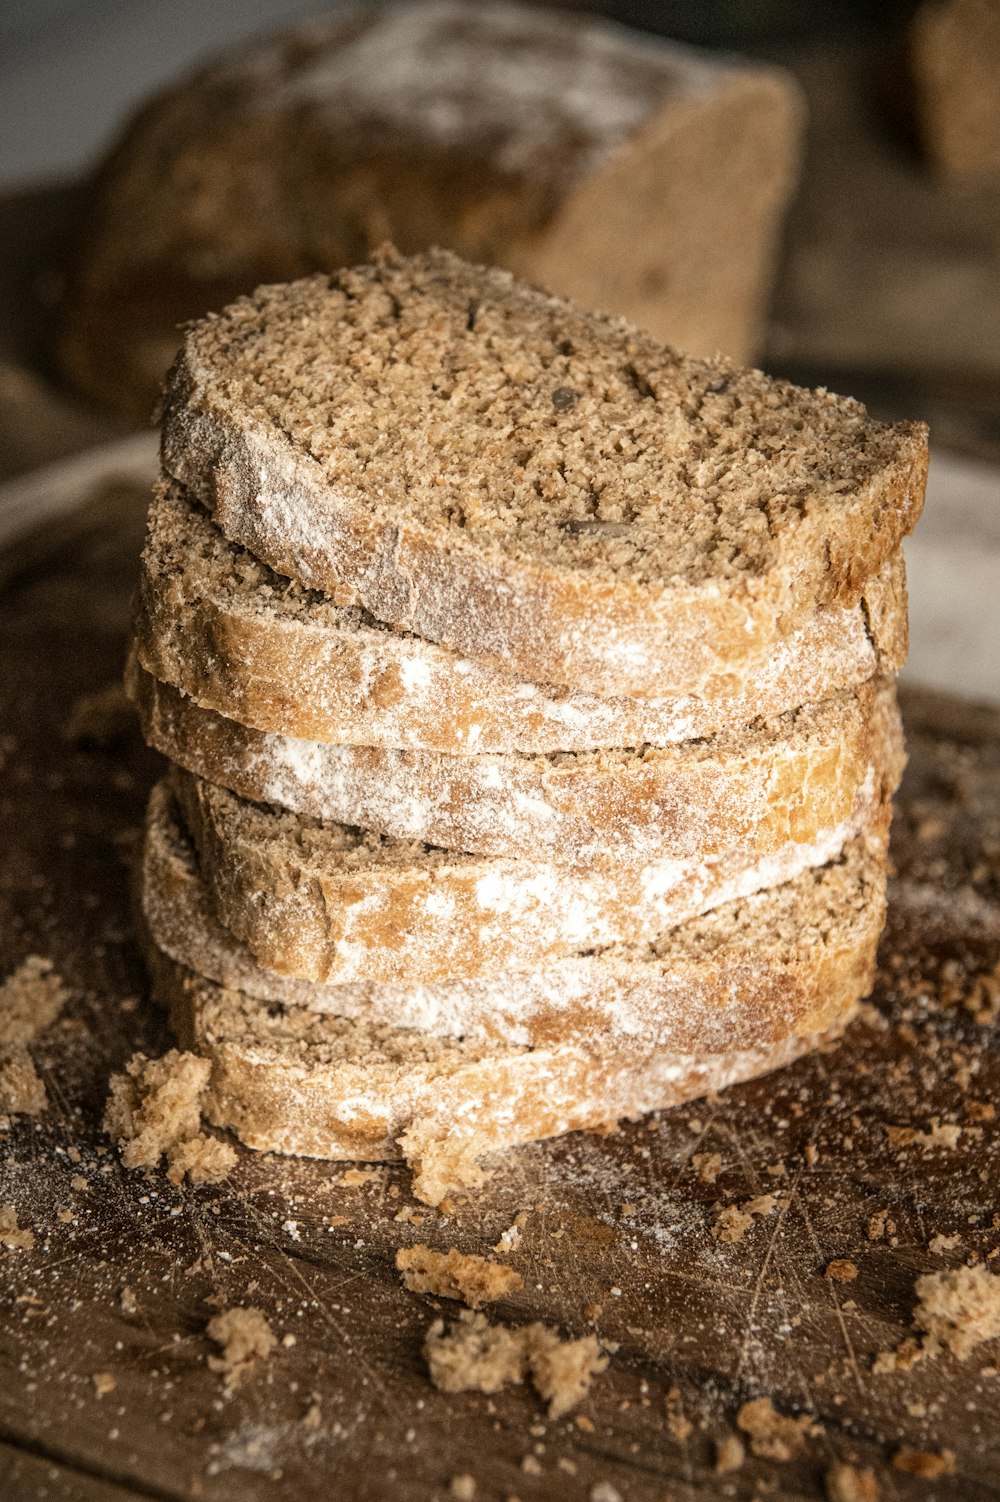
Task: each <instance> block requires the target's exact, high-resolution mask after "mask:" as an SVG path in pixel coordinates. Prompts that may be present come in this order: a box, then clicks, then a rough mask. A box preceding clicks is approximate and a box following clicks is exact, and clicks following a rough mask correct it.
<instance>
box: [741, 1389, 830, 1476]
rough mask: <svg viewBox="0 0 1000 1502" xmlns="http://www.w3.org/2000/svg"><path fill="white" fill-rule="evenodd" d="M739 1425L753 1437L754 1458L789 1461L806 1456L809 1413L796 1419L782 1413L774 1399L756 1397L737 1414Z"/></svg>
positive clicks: (810, 1421)
mask: <svg viewBox="0 0 1000 1502" xmlns="http://www.w3.org/2000/svg"><path fill="white" fill-rule="evenodd" d="M736 1425H737V1428H739V1429H742V1430H743V1433H744V1434H748V1435H749V1436H750V1449H751V1451H752V1452H753V1454H754V1455H759V1456H760V1457H761V1459H762V1460H778V1461H785V1460H794V1459H795V1457H796V1456H797V1455H801V1454H802V1451H803V1449H804V1448H805V1435H806V1434H807V1433H808V1432H809V1430H810V1429H811V1427H812V1420H811V1419H810V1418H809V1416H808V1415H807V1414H801V1415H800V1416H799V1417H798V1418H797V1419H793V1418H789V1417H787V1416H786V1415H785V1414H783V1413H779V1412H778V1411H777V1409H776V1408H775V1406H774V1404H773V1403H772V1402H771V1399H770V1398H752V1399H751V1400H750V1402H749V1403H744V1404H743V1407H742V1408H741V1409H740V1411H739V1413H738V1414H737V1415H736Z"/></svg>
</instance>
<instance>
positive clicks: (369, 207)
mask: <svg viewBox="0 0 1000 1502" xmlns="http://www.w3.org/2000/svg"><path fill="white" fill-rule="evenodd" d="M802 123H803V110H802V107H801V103H800V95H799V92H798V89H797V87H796V85H795V84H794V83H793V82H792V81H791V80H790V78H789V77H788V76H786V75H785V74H784V73H782V72H781V71H780V70H777V69H774V68H770V67H766V68H765V67H760V66H756V65H754V66H751V65H744V64H742V63H740V62H738V61H734V60H730V59H729V58H724V57H720V56H717V55H714V54H711V53H704V52H701V51H698V50H696V49H693V48H690V47H687V46H683V45H680V44H676V43H672V42H663V41H660V40H658V39H655V38H652V37H648V36H645V35H642V34H640V33H637V32H630V31H627V30H625V29H623V28H621V27H618V26H615V25H613V24H611V23H608V22H605V21H601V20H598V19H595V18H591V17H586V16H580V15H569V14H566V13H561V12H554V11H553V12H549V11H546V10H540V9H537V8H528V7H522V6H517V5H507V4H500V5H489V6H483V7H478V6H475V7H474V6H468V5H463V4H461V3H460V0H421V3H416V4H405V3H398V4H394V5H390V6H388V7H380V8H372V7H370V6H363V7H360V8H359V7H351V8H350V9H347V10H340V11H338V12H336V13H334V14H331V15H330V17H329V18H326V19H324V20H321V21H318V22H313V23H309V24H308V25H303V26H300V27H298V28H297V29H295V30H291V31H288V32H286V33H284V34H282V35H279V36H276V37H273V38H271V39H269V40H267V41H265V42H264V43H259V44H257V45H256V46H254V47H252V48H250V49H249V50H247V51H243V52H242V53H240V54H239V55H235V56H228V57H225V58H223V59H221V60H219V61H217V62H215V63H213V64H211V65H209V66H208V67H207V68H205V69H204V70H203V71H202V72H200V73H199V74H198V75H197V76H195V77H193V78H190V79H188V80H186V81H184V82H182V83H180V84H179V85H177V86H176V87H174V88H172V89H170V90H169V91H168V92H166V93H163V94H161V95H160V96H159V97H158V98H156V99H154V100H153V101H152V102H151V103H150V104H148V105H147V106H146V107H145V108H144V109H143V110H142V111H141V112H140V113H139V114H138V115H137V116H136V117H135V118H134V119H133V120H132V122H131V123H130V124H129V125H128V126H127V128H126V129H125V131H124V134H123V135H122V137H121V138H120V141H119V143H118V145H117V146H116V147H115V148H114V150H113V151H112V152H111V154H110V156H109V157H108V158H107V160H106V162H105V163H104V165H103V167H102V168H101V170H100V173H99V177H98V181H97V184H96V186H97V192H96V194H95V196H94V202H93V208H92V215H91V224H90V229H89V233H88V235H87V236H86V237H85V242H84V245H83V249H82V252H81V255H80V259H79V264H78V266H77V268H76V273H75V276H74V277H73V279H72V281H71V286H70V290H69V294H68V297H67V301H66V308H65V320H64V326H63V332H62V340H61V350H60V360H61V364H62V367H63V370H64V372H65V374H66V375H67V376H68V378H69V379H70V381H71V382H72V384H73V385H74V386H76V388H77V389H78V390H80V391H81V392H83V393H85V394H86V395H88V396H90V397H93V398H96V399H97V400H99V401H101V402H102V403H105V404H107V405H110V406H112V407H114V408H117V409H118V410H119V411H121V412H123V413H126V414H127V415H129V416H131V417H135V418H138V419H140V420H141V419H145V418H146V417H147V416H148V414H149V411H150V409H151V407H152V405H153V402H154V400H155V396H156V392H157V390H158V387H159V384H160V381H161V380H162V377H163V374H164V372H165V370H166V368H167V366H168V365H169V363H170V360H171V358H172V356H173V354H174V353H175V351H176V349H177V347H178V344H179V335H178V332H177V325H178V324H179V323H181V322H182V321H184V320H186V319H189V318H192V317H195V316H198V315H201V314H203V313H204V312H206V311H207V310H208V309H210V308H213V307H221V306H223V305H224V304H225V303H226V302H228V301H230V300H231V299H232V298H233V297H234V296H236V295H237V294H239V293H241V292H248V291H250V290H252V289H253V287H254V286H256V285H257V284H258V283H260V282H267V281H278V280H283V279H288V278H292V277H295V276H299V275H301V274H303V273H306V272H310V271H314V270H329V269H331V268H333V267H336V266H339V265H342V264H345V263H346V264H351V263H353V262H357V261H359V260H361V259H363V258H364V257H365V256H366V255H367V254H368V253H369V251H370V250H371V249H372V248H373V247H374V246H375V245H377V244H378V243H379V242H381V241H383V240H386V239H391V240H393V241H394V242H395V243H396V244H397V245H398V246H399V248H400V249H401V250H403V251H404V252H407V253H411V252H415V251H418V250H421V249H424V248H426V247H428V246H431V245H441V246H445V247H447V248H451V249H454V250H456V251H458V252H459V253H460V254H461V255H463V256H465V257H467V258H469V259H471V260H474V261H481V262H486V263H489V264H498V265H501V266H504V267H507V268H508V269H510V270H512V271H514V272H515V273H516V274H518V275H519V276H521V277H523V278H525V279H527V280H529V281H533V282H536V283H540V284H542V285H543V286H545V287H547V288H548V289H550V290H552V291H555V292H559V293H562V294H564V295H567V296H571V297H573V298H575V299H576V300H577V301H579V302H580V303H582V304H584V305H585V306H589V307H597V308H603V309H605V310H608V311H610V312H614V313H621V314H623V315H625V316H626V317H628V318H629V319H630V320H632V321H633V322H635V323H637V324H639V325H640V326H642V327H644V328H646V329H648V330H650V331H651V332H652V333H653V334H654V335H656V336H657V337H658V338H660V339H663V340H665V341H667V342H669V343H671V344H674V345H677V346H679V347H681V348H683V349H686V350H689V351H691V352H693V353H695V354H704V355H710V354H714V353H716V352H722V353H725V354H728V355H730V356H732V357H733V358H735V359H736V360H738V361H742V362H746V361H748V360H750V359H751V358H752V357H753V355H754V352H755V349H756V346H757V342H758V339H759V335H760V330H761V323H762V317H763V313H764V309H765V305H766V301H767V297H768V294H769V290H770V285H771V279H772V275H773V270H774V260H775V255H776V250H777V241H778V236H779V231H780V225H781V219H782V215H783V211H784V208H785V205H786V203H787V201H788V199H789V197H790V194H791V192H792V190H793V187H794V184H795V181H796V176H797V172H798V164H799V147H800V138H801V132H802Z"/></svg>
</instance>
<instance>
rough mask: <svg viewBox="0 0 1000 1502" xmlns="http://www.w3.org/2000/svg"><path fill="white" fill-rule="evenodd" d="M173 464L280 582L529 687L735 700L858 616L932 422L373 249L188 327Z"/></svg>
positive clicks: (912, 486) (168, 456)
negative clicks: (758, 676) (757, 677)
mask: <svg viewBox="0 0 1000 1502" xmlns="http://www.w3.org/2000/svg"><path fill="white" fill-rule="evenodd" d="M163 419H164V420H163V446H162V453H163V462H164V466H165V468H166V470H167V472H168V473H169V474H171V475H173V476H174V477H175V478H176V479H178V480H180V481H182V482H183V483H184V484H185V485H187V486H189V487H190V489H191V490H192V491H193V492H194V494H195V495H196V496H198V498H199V499H201V500H202V501H203V502H204V503H205V504H206V505H207V506H209V507H210V508H211V509H212V511H213V515H214V516H215V519H216V521H217V522H218V524H219V526H220V527H221V528H222V530H223V531H224V532H225V533H226V535H227V536H228V537H230V538H232V539H233V540H234V541H236V542H239V543H241V544H243V545H245V546H246V547H248V548H249V549H250V550H251V551H252V552H253V553H254V554H255V555H256V556H257V557H259V558H262V559H264V560H265V561H266V562H267V563H269V564H270V565H271V566H272V567H274V568H276V569H278V570H279V571H280V572H282V573H284V574H287V575H289V576H291V577H292V578H295V579H298V580H299V581H300V582H301V583H302V584H304V585H306V586H308V587H310V588H314V589H323V590H328V591H331V592H333V593H334V594H335V597H336V598H338V599H339V600H342V601H343V602H345V603H350V602H356V603H360V604H361V605H362V606H363V607H364V608H365V609H367V610H369V611H370V612H371V613H372V614H373V615H374V616H375V617H376V618H377V619H379V620H382V621H385V622H387V623H388V624H390V625H393V626H397V627H401V628H404V629H407V630H411V631H413V632H415V633H417V634H418V635H420V636H422V637H424V638H427V639H429V640H431V641H440V642H444V643H445V644H447V645H449V646H451V647H452V648H454V649H456V650H458V651H461V652H465V653H468V654H469V655H471V656H473V657H477V658H480V659H482V660H484V661H487V662H491V663H493V664H494V665H498V666H502V667H503V669H504V670H505V671H511V672H514V673H517V674H519V675H522V676H523V677H525V678H527V679H529V680H531V681H533V682H540V683H560V684H569V685H571V686H573V687H577V688H583V689H586V690H588V691H590V692H593V693H598V694H616V695H621V694H622V693H628V694H638V695H642V696H651V695H657V696H662V695H665V694H670V695H673V694H686V693H696V694H700V695H702V696H714V695H718V694H720V693H730V692H732V691H733V689H734V687H735V685H736V684H737V683H738V682H739V680H740V677H741V675H742V674H743V673H744V672H745V671H746V670H747V669H748V668H751V669H752V668H753V667H754V666H756V665H758V664H759V663H761V662H762V661H763V660H764V659H765V658H766V657H767V656H768V654H769V653H770V652H771V651H772V650H773V648H774V646H775V644H776V643H777V642H780V641H782V640H784V639H785V638H786V637H787V636H788V635H789V634H790V633H791V632H792V631H794V630H795V629H796V628H797V627H798V626H800V625H801V624H802V623H803V621H805V620H806V619H807V617H808V616H809V615H811V614H812V612H813V611H814V610H815V609H816V607H817V605H829V604H840V605H844V606H848V607H850V606H853V605H856V604H857V603H858V601H859V600H860V599H861V596H862V594H863V592H864V587H865V584H866V581H867V580H868V579H870V578H872V577H873V576H874V575H875V574H877V573H878V572H879V570H880V569H881V568H882V566H883V564H885V562H886V561H887V560H888V559H889V558H890V557H891V556H892V554H893V553H895V552H896V550H897V549H898V547H899V544H900V542H901V540H902V538H903V537H904V536H905V535H906V533H907V532H909V531H910V530H911V528H912V527H913V525H914V523H915V522H916V520H917V517H918V515H919V513H920V507H921V505H922V502H923V491H924V484H925V480H926V471H927V437H926V429H925V428H924V427H923V426H922V425H920V424H915V423H899V424H894V425H886V424H883V423H878V422H874V421H873V420H872V419H870V418H869V417H868V415H867V412H866V411H865V409H864V407H862V406H861V405H860V404H859V403H858V402H855V401H852V400H850V399H848V398H842V397H836V396H833V395H831V394H830V393H829V392H826V391H805V390H801V389H799V388H796V387H794V386H791V385H789V384H788V383H787V382H783V381H776V380H772V379H771V378H769V377H767V376H765V375H764V374H762V373H761V372H760V371H747V370H739V369H737V368H736V367H735V366H733V365H731V364H730V363H728V362H727V361H725V360H722V359H716V360H708V361H702V360H695V359H692V358H690V357H687V356H683V355H680V354H678V353H677V352H676V351H674V350H672V349H670V348H668V347H666V346H662V345H659V344H657V343H656V342H655V341H654V340H652V339H651V338H650V337H649V336H648V335H645V334H642V333H640V332H639V331H637V330H635V329H633V328H631V327H630V326H629V325H627V324H625V323H623V322H621V321H618V320H614V319H609V318H604V317H602V316H600V315H596V314H589V313H584V312H582V311H580V310H578V309H576V308H575V307H573V306H572V305H571V304H569V303H567V302H564V301H561V300H560V299H557V298H553V297H548V296H546V295H545V294H543V293H541V292H537V291H534V290H532V289H531V288H528V287H526V286H523V285H520V284H518V283H517V282H515V281H514V280H513V278H512V277H511V276H509V275H508V274H507V273H504V272H500V271H496V270H487V269H484V268H481V267H474V266H470V265H468V264H467V263H465V262H463V261H460V260H458V259H457V258H456V257H454V256H452V255H450V254H447V253H444V252H430V253H428V254H426V255H421V256H417V257H413V258H412V259H406V258H403V257H401V256H399V255H398V254H396V253H395V252H393V251H386V252H384V253H382V254H380V255H379V256H377V257H376V258H375V259H374V260H373V261H372V262H370V263H368V264H365V265H363V266H360V267H355V268H354V269H352V270H347V271H341V272H338V273H336V274H335V275H333V276H329V277H327V276H317V277H312V278H307V279H305V280H302V281H299V282H294V283H290V284H287V285H281V286H272V287H261V288H259V289H258V290H257V292H256V293H255V294H254V295H253V297H250V298H243V299H241V300H239V301H238V302H236V303H234V304H233V305H232V306H231V307H229V308H228V309H227V310H226V311H225V313H223V314H221V315H219V316H217V317H214V318H209V319H206V320H205V321H203V322H202V323H200V324H197V325H195V326H194V327H192V328H190V329H189V330H188V333H187V336H186V338H185V342H184V347H183V350H182V352H181V354H180V355H179V356H178V359H177V362H176V364H175V365H174V368H173V370H172V373H171V376H170V377H169V379H168V382H167V387H166V392H165V400H164V412H163Z"/></svg>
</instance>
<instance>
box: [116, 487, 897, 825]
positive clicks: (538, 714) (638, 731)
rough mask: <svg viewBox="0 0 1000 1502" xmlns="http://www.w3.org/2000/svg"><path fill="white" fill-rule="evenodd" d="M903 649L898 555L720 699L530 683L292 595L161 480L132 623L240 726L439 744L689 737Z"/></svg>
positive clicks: (868, 669) (158, 655)
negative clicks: (854, 600) (856, 600)
mask: <svg viewBox="0 0 1000 1502" xmlns="http://www.w3.org/2000/svg"><path fill="white" fill-rule="evenodd" d="M906 646H907V633H906V573H905V567H904V564H903V556H902V553H896V554H895V555H894V556H893V558H892V559H891V560H890V561H889V563H888V564H887V565H886V567H885V569H884V570H883V572H882V574H881V575H880V576H879V577H878V578H876V579H873V580H869V581H868V583H867V584H866V586H865V594H864V598H863V599H862V601H861V604H860V606H855V607H853V608H851V609H846V608H843V607H838V606H831V607H829V608H826V609H821V610H818V611H815V612H813V614H812V615H810V616H809V618H808V619H807V620H806V621H805V622H804V623H803V625H802V627H801V628H800V629H799V630H798V631H797V632H795V633H794V634H793V635H792V636H791V637H790V638H789V639H788V640H787V642H783V643H781V644H779V645H778V646H777V647H776V648H775V651H774V652H773V654H772V655H771V656H770V657H769V658H768V659H767V661H766V662H764V663H762V664H761V665H760V666H759V667H758V668H756V669H755V670H754V671H753V672H752V673H748V674H744V675H743V676H742V677H741V678H739V681H737V682H734V684H733V685H731V691H730V693H729V695H728V697H722V698H715V699H710V700H703V699H698V698H695V697H692V696H690V695H686V696H681V697H675V698H656V699H636V698H632V697H624V696H622V695H617V696H615V697H611V698H598V697H595V696H594V695H592V694H583V693H573V692H567V691H565V690H561V689H558V688H552V687H545V686H539V685H536V684H530V683H526V682H524V681H523V680H518V679H515V678H511V677H509V676H508V675H506V674H505V673H501V672H498V671H493V670H492V669H490V668H488V667H486V666H484V665H483V664H482V663H476V662H473V661H472V660H471V659H469V658H466V657H457V656H456V655H455V654H454V653H452V652H450V651H449V650H448V649H447V648H446V647H440V646H437V645H436V644H434V643H431V642H425V641H422V640H421V639H420V638H419V637H415V636H411V635H406V634H401V633H399V632H393V631H390V630H389V629H388V628H387V627H385V626H382V625H381V624H380V623H379V622H377V621H375V620H374V619H373V618H372V617H371V616H369V615H367V613H366V612H364V611H362V610H358V609H357V608H356V607H351V606H338V605H335V604H334V603H333V601H332V600H331V599H330V598H329V597H328V596H325V595H321V594H317V593H315V592H313V591H308V590H303V589H302V588H301V586H299V585H297V584H294V583H292V582H291V581H290V580H288V579H286V578H284V577H282V576H281V575H279V574H275V573H274V572H273V571H272V570H271V569H269V568H267V567H266V566H265V565H264V564H261V563H259V562H258V561H257V559H255V558H254V557H253V556H252V555H251V554H250V553H248V552H247V550H246V549H245V548H241V547H236V546H234V545H233V544H231V543H229V542H227V541H226V539H225V538H224V537H223V536H222V533H221V532H220V531H219V530H218V528H217V527H215V526H213V524H212V522H211V521H210V520H209V518H208V517H207V516H206V515H205V513H204V512H203V511H202V510H201V508H200V507H198V506H195V505H192V504H191V503H190V501H189V499H188V498H187V497H186V496H185V494H184V492H183V490H182V489H181V487H179V486H176V485H171V484H168V485H166V486H160V487H158V488H157V490H156V492H155V493H154V496H153V502H152V505H151V507H150V511H149V522H148V533H147V537H146V545H145V549H144V551H143V558H142V573H141V580H140V592H139V607H138V612H137V618H136V651H137V654H138V657H139V660H140V662H141V663H142V665H143V666H144V667H145V668H147V669H148V670H149V671H150V672H151V673H153V674H154V675H155V676H156V677H157V678H159V679H160V680H161V681H163V682H165V683H169V684H172V685H174V686H175V687H176V688H178V689H180V690H182V691H183V692H184V693H185V694H187V695H188V696H189V697H190V698H191V699H192V700H193V701H194V702H195V703H197V704H199V705H203V706H204V707H205V708H207V709H212V710H215V711H216V712H217V713H219V714H222V715H225V716H226V717H227V718H229V719H230V720H234V721H236V722H237V723H239V724H242V725H245V726H248V727H253V728H255V729H257V730H259V731H262V732H270V733H272V734H278V735H288V736H295V737H299V738H307V739H310V740H313V741H318V742H321V743H324V744H339V745H362V746H381V747H386V748H413V749H416V750H421V749H422V750H429V751H441V752H445V753H448V754H456V753H457V754H468V753H470V752H475V753H477V754H478V753H484V752H492V751H496V752H511V751H514V752H517V751H524V752H542V753H544V752H548V751H587V750H591V749H594V748H597V747H610V746H641V745H654V746H656V745H664V744H669V743H672V742H674V741H680V740H695V739H697V738H699V737H701V736H706V735H714V734H715V733H716V732H718V731H721V730H726V729H733V728H742V727H743V726H745V725H747V724H749V723H750V722H751V721H752V720H755V719H757V718H759V717H770V716H772V715H775V714H782V713H784V712H785V711H786V710H789V709H795V708H797V707H798V705H800V704H807V703H811V702H814V701H817V700H819V699H825V698H827V697H828V696H829V695H830V694H832V693H836V692H838V691H839V690H840V689H842V688H851V687H854V686H856V685H857V684H860V683H863V682H865V681H866V680H867V679H868V678H871V677H872V676H874V674H876V673H879V672H881V673H893V672H896V671H898V670H899V668H900V667H902V664H903V661H904V659H905V657H906ZM443 843H447V842H443Z"/></svg>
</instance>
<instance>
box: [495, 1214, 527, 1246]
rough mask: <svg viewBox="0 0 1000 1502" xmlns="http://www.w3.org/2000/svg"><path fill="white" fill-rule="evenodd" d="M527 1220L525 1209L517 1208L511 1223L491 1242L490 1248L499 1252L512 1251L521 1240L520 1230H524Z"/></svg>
mask: <svg viewBox="0 0 1000 1502" xmlns="http://www.w3.org/2000/svg"><path fill="white" fill-rule="evenodd" d="M527 1221H528V1212H527V1210H519V1211H518V1213H517V1214H516V1215H515V1216H514V1220H513V1224H511V1225H509V1226H508V1227H507V1229H506V1231H501V1232H500V1237H499V1239H498V1240H497V1241H495V1242H494V1243H493V1246H492V1249H491V1250H493V1251H494V1252H501V1253H503V1252H513V1251H514V1250H515V1248H516V1247H517V1245H518V1243H519V1241H520V1240H521V1232H522V1231H523V1230H524V1227H525V1225H526V1224H527Z"/></svg>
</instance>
